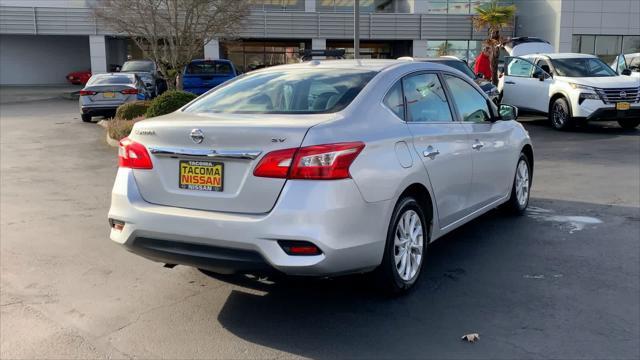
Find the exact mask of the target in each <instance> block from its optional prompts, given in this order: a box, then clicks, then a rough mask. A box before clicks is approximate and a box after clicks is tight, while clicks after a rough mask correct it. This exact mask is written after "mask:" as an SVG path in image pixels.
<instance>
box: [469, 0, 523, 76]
mask: <svg viewBox="0 0 640 360" xmlns="http://www.w3.org/2000/svg"><path fill="white" fill-rule="evenodd" d="M476 11H477V14H476V15H474V16H473V27H474V28H475V29H476V31H480V30H483V29H487V30H488V36H489V37H488V38H487V40H485V44H487V45H488V46H490V47H491V49H492V51H491V72H492V75H493V76H492V80H493V83H494V84H496V85H497V84H498V58H499V56H500V47H501V46H502V45H503V44H504V43H505V40H506V39H505V38H504V37H502V35H501V34H500V31H501V30H502V29H504V28H505V27H507V26H510V25H512V24H513V19H514V17H515V14H516V6H515V5H507V6H503V5H500V3H499V2H498V0H492V1H491V2H490V3H487V4H485V5H483V6H481V7H479V8H478V9H477V10H476Z"/></svg>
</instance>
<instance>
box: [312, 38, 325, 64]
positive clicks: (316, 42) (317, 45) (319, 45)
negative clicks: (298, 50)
mask: <svg viewBox="0 0 640 360" xmlns="http://www.w3.org/2000/svg"><path fill="white" fill-rule="evenodd" d="M326 49H327V39H311V50H326ZM313 59H314V60H323V59H326V57H325V56H314V57H313Z"/></svg>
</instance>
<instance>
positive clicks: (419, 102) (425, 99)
mask: <svg viewBox="0 0 640 360" xmlns="http://www.w3.org/2000/svg"><path fill="white" fill-rule="evenodd" d="M402 87H403V89H404V97H405V99H406V104H407V116H406V121H408V122H448V121H453V118H452V117H451V110H450V109H449V103H448V102H447V97H446V96H445V94H444V89H443V88H442V84H441V83H440V80H439V79H438V76H437V75H436V74H418V75H411V76H407V77H406V78H404V80H403V81H402Z"/></svg>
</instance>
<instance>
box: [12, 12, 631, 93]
mask: <svg viewBox="0 0 640 360" xmlns="http://www.w3.org/2000/svg"><path fill="white" fill-rule="evenodd" d="M230 1H232V0H230ZM486 2H487V0H360V6H361V17H360V35H361V57H366V58H396V57H400V56H407V55H408V56H416V57H427V56H437V55H441V54H449V55H455V56H458V57H460V58H464V59H474V58H475V56H476V55H477V54H478V52H479V49H480V47H481V44H482V39H483V38H484V37H485V36H486V33H485V32H476V31H474V29H473V26H472V20H471V19H472V16H473V14H474V13H475V11H476V9H477V8H478V7H479V6H482V5H483V4H484V3H486ZM95 3H97V4H98V5H99V3H100V0H0V85H29V84H61V83H64V82H65V75H66V74H67V73H69V72H71V71H78V70H88V69H90V70H91V71H92V72H93V73H100V72H106V71H109V70H110V69H112V68H114V67H115V66H116V65H121V64H122V63H123V62H124V61H125V60H126V59H127V56H128V55H129V56H132V57H133V58H140V57H142V56H143V55H142V53H141V51H140V50H139V49H138V48H137V47H136V46H135V45H134V44H133V42H132V41H131V40H130V39H128V38H126V37H122V36H118V35H117V34H114V33H113V32H111V31H110V30H109V29H108V27H107V26H105V25H104V24H101V23H100V22H98V21H96V19H94V18H93V16H92V11H91V6H92V5H93V4H95ZM504 3H515V4H516V6H517V7H518V14H517V16H516V19H515V21H514V26H513V28H510V29H507V30H506V35H507V36H535V37H541V38H544V39H546V40H548V41H549V42H551V43H552V44H553V45H554V47H555V48H556V50H558V51H563V52H566V51H576V52H584V53H592V54H596V55H599V56H602V57H603V58H609V57H612V56H615V55H616V54H618V53H620V52H622V51H624V52H626V53H630V52H640V1H639V0H508V1H504ZM352 41H353V0H252V8H251V11H250V14H249V16H248V17H247V19H246V21H245V24H244V26H243V27H242V30H241V32H240V33H239V34H238V37H237V38H235V39H232V40H228V39H219V40H214V41H211V42H210V43H208V44H203V46H202V53H201V56H202V57H204V58H210V59H216V58H227V59H230V60H232V61H233V62H234V64H236V66H237V67H239V68H240V69H241V70H243V71H247V70H251V69H252V68H256V67H262V66H271V65H277V64H284V63H291V62H298V61H300V59H299V54H300V51H301V50H307V49H313V50H322V49H345V51H346V54H347V56H350V55H351V56H352V55H353V43H352Z"/></svg>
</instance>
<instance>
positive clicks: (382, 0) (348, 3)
mask: <svg viewBox="0 0 640 360" xmlns="http://www.w3.org/2000/svg"><path fill="white" fill-rule="evenodd" d="M401 2H402V0H360V12H361V13H402V12H409V9H407V6H403V5H402V4H401ZM354 5H355V1H354V0H316V11H318V12H353V7H354Z"/></svg>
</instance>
